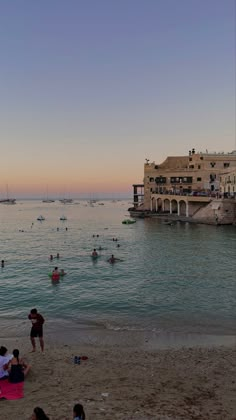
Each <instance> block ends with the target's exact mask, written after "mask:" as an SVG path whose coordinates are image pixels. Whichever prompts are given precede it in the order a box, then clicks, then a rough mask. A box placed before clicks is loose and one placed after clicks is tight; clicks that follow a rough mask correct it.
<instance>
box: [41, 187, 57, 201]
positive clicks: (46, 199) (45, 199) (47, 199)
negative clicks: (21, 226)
mask: <svg viewBox="0 0 236 420" xmlns="http://www.w3.org/2000/svg"><path fill="white" fill-rule="evenodd" d="M42 203H55V200H52V199H51V198H48V187H47V195H46V198H44V200H42Z"/></svg>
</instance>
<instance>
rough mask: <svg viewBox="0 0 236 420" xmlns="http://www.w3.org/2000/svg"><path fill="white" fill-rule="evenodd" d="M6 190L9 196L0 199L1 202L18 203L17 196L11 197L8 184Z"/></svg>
mask: <svg viewBox="0 0 236 420" xmlns="http://www.w3.org/2000/svg"><path fill="white" fill-rule="evenodd" d="M6 190H7V197H6V198H4V199H2V200H0V204H16V199H15V198H9V194H8V185H7V186H6Z"/></svg>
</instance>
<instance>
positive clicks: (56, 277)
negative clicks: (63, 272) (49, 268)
mask: <svg viewBox="0 0 236 420" xmlns="http://www.w3.org/2000/svg"><path fill="white" fill-rule="evenodd" d="M52 280H54V281H59V280H60V272H59V271H58V267H55V268H54V270H53V272H52Z"/></svg>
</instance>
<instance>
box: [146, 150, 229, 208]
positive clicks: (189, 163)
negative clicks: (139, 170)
mask: <svg viewBox="0 0 236 420" xmlns="http://www.w3.org/2000/svg"><path fill="white" fill-rule="evenodd" d="M235 167H236V151H235V152H232V153H228V154H217V153H212V154H210V153H195V152H194V151H190V152H189V155H187V156H170V157H167V159H166V160H165V161H164V162H163V163H161V164H156V163H155V162H152V163H149V162H147V163H145V164H144V205H143V207H144V208H145V209H147V210H150V197H151V195H152V194H153V193H161V194H181V195H182V194H190V193H191V192H197V191H198V192H203V193H207V194H212V195H213V194H214V192H218V191H220V174H221V173H225V172H227V173H228V171H230V168H235ZM232 188H233V184H232ZM234 191H236V189H235V184H234Z"/></svg>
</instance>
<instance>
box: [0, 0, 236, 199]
mask: <svg viewBox="0 0 236 420" xmlns="http://www.w3.org/2000/svg"><path fill="white" fill-rule="evenodd" d="M0 51H1V55H0V62H1V64H0V138H1V165H0V180H1V181H0V197H2V196H3V195H4V194H5V190H6V185H7V184H8V187H9V191H11V194H12V195H14V196H15V197H28V196H39V197H40V196H42V195H43V194H45V192H46V188H47V187H48V191H49V195H51V196H52V195H54V196H58V195H60V194H61V195H62V194H63V193H65V192H67V193H68V194H70V195H71V196H73V197H75V196H79V194H88V195H91V194H101V195H102V194H103V193H104V194H105V193H106V194H108V193H109V194H112V195H113V196H114V195H116V194H119V195H122V194H124V195H127V194H130V196H131V195H132V184H133V183H138V182H142V179H143V164H144V161H145V158H149V159H150V160H151V161H156V162H157V163H160V162H161V161H163V160H164V159H165V158H166V157H167V156H168V155H185V154H187V153H188V150H189V149H191V148H193V147H195V149H196V151H205V150H206V149H208V151H225V152H231V151H232V150H233V149H235V148H236V146H235V70H236V69H235V1H234V0H224V1H222V0H198V1H197V0H178V1H177V0H86V1H83V0H40V1H32V0H22V1H19V0H10V1H9V0H1V1H0Z"/></svg>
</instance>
